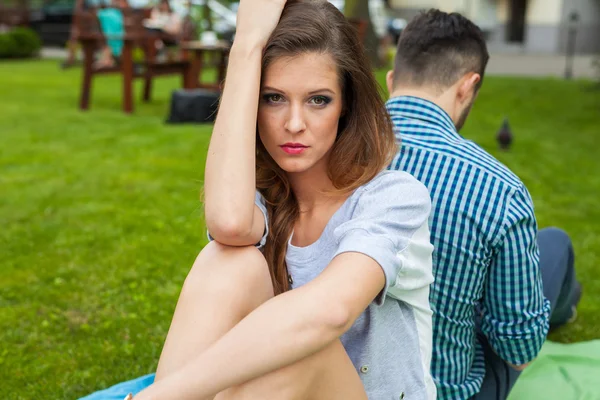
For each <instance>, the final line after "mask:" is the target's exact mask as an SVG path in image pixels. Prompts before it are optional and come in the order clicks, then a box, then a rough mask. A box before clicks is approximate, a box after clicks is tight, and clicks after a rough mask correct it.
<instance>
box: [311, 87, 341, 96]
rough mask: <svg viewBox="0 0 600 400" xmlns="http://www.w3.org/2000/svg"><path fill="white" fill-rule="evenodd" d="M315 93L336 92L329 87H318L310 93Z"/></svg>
mask: <svg viewBox="0 0 600 400" xmlns="http://www.w3.org/2000/svg"><path fill="white" fill-rule="evenodd" d="M315 93H330V94H335V92H334V91H333V90H331V89H329V88H322V89H317V90H313V91H312V92H309V93H308V94H309V95H313V94H315Z"/></svg>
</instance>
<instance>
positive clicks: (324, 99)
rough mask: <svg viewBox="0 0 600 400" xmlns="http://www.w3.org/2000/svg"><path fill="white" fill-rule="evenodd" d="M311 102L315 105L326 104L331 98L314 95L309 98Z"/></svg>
mask: <svg viewBox="0 0 600 400" xmlns="http://www.w3.org/2000/svg"><path fill="white" fill-rule="evenodd" d="M311 102H312V103H313V104H314V105H316V106H324V105H326V104H329V103H330V102H331V99H330V98H329V97H325V96H315V97H313V98H312V99H311Z"/></svg>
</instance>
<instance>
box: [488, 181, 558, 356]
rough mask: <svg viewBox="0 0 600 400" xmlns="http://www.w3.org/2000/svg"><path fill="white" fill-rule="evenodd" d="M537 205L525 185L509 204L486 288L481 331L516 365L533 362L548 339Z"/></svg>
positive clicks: (546, 304) (492, 344) (494, 346)
mask: <svg viewBox="0 0 600 400" xmlns="http://www.w3.org/2000/svg"><path fill="white" fill-rule="evenodd" d="M539 258H540V257H539V250H538V245H537V223H536V220H535V215H534V212H533V202H532V200H531V197H530V196H529V193H528V192H527V189H526V188H525V187H523V186H521V188H520V189H519V190H517V191H516V192H515V193H514V195H513V197H512V198H511V199H510V202H509V204H508V207H507V210H506V215H505V218H504V224H503V229H502V232H501V234H500V236H499V239H498V240H497V243H496V246H495V255H494V259H493V261H492V265H491V268H490V271H489V274H488V277H487V280H486V284H485V295H484V302H483V325H482V331H483V333H484V334H485V335H486V336H487V338H488V341H489V342H490V344H491V346H492V347H493V348H494V350H495V351H496V353H497V354H498V355H499V356H500V357H501V358H502V359H503V360H505V361H507V362H509V363H511V364H513V365H522V364H526V363H528V362H530V361H531V360H533V359H534V358H535V357H536V356H537V354H538V352H539V351H540V349H541V347H542V344H543V343H544V341H545V339H546V335H547V333H548V326H549V316H550V302H549V301H548V300H547V299H546V298H545V297H544V292H543V287H542V275H541V269H540V265H539Z"/></svg>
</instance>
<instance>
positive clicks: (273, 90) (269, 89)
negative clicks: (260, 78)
mask: <svg viewBox="0 0 600 400" xmlns="http://www.w3.org/2000/svg"><path fill="white" fill-rule="evenodd" d="M260 91H261V92H266V91H270V92H279V93H283V90H279V89H276V88H274V87H271V86H263V87H262V88H261V89H260Z"/></svg>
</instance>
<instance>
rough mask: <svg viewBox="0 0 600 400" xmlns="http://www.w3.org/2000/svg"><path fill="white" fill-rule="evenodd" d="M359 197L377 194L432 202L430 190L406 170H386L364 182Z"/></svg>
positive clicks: (378, 195) (384, 197) (384, 196)
mask: <svg viewBox="0 0 600 400" xmlns="http://www.w3.org/2000/svg"><path fill="white" fill-rule="evenodd" d="M357 194H358V197H363V196H365V195H366V196H368V197H371V196H377V197H380V198H381V200H384V199H387V198H389V199H391V200H393V199H406V198H411V199H413V200H417V201H419V200H420V201H423V202H424V203H427V204H429V205H430V204H431V198H430V196H429V191H428V190H427V188H426V187H425V185H423V184H422V183H421V182H419V181H418V180H417V179H416V178H415V177H414V176H412V175H411V174H409V173H407V172H404V171H389V170H385V171H382V172H380V173H379V174H377V175H376V176H375V177H374V178H373V179H371V180H370V181H369V182H367V183H366V184H364V185H363V186H361V187H360V188H359V190H358V191H357Z"/></svg>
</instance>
